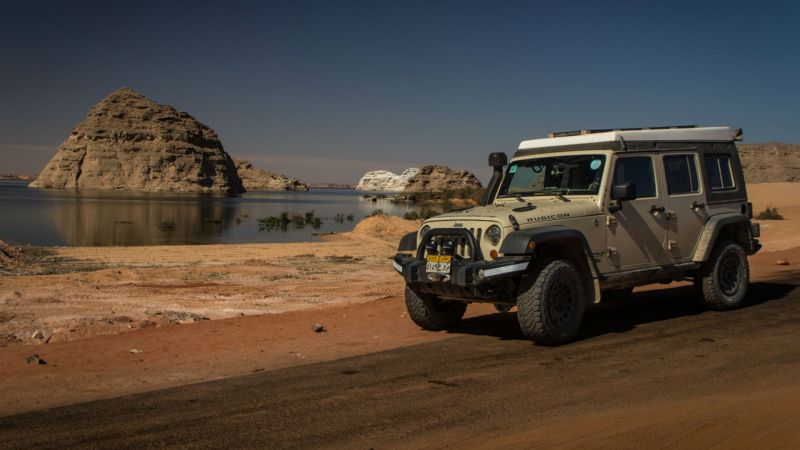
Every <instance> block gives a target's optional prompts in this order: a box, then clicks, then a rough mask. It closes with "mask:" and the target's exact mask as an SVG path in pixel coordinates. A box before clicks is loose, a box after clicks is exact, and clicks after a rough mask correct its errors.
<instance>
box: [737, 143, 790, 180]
mask: <svg viewBox="0 0 800 450" xmlns="http://www.w3.org/2000/svg"><path fill="white" fill-rule="evenodd" d="M737 147H738V148H739V159H740V160H741V161H742V170H743V171H744V178H745V180H746V181H747V182H748V183H780V182H786V181H791V182H798V181H800V144H780V143H770V144H739V145H737Z"/></svg>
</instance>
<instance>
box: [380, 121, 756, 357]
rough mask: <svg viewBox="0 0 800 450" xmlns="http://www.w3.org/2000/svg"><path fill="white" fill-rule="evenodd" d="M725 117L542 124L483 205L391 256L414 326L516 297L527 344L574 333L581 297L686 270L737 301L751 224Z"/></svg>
mask: <svg viewBox="0 0 800 450" xmlns="http://www.w3.org/2000/svg"><path fill="white" fill-rule="evenodd" d="M737 140H741V130H740V129H731V128H728V127H704V128H700V127H696V126H681V127H657V128H636V129H614V130H582V131H575V132H563V133H551V134H550V135H549V136H548V138H544V139H533V140H527V141H523V142H522V143H520V145H519V149H518V150H517V152H516V153H515V154H514V156H513V158H512V159H511V162H510V163H509V162H508V158H507V156H506V155H505V153H492V154H491V155H489V165H490V166H492V167H493V168H494V173H493V175H492V178H491V181H490V182H489V184H488V186H487V189H486V193H485V195H484V197H483V198H482V200H481V205H480V206H478V207H474V208H469V209H465V210H461V211H455V212H450V213H448V214H442V215H439V216H435V217H432V218H430V219H428V220H426V221H424V222H423V224H422V226H421V228H420V229H419V231H418V232H415V233H410V234H408V235H406V236H404V237H403V238H402V239H401V241H400V245H399V248H398V252H397V255H396V256H395V257H394V258H393V264H394V268H395V269H396V270H397V271H398V272H399V273H401V274H402V276H403V278H404V279H405V282H406V287H405V301H406V307H407V308H408V313H409V315H410V317H411V319H412V320H413V321H414V322H415V323H416V324H417V325H419V326H420V327H422V328H425V329H429V330H442V329H446V328H450V327H453V326H455V325H456V324H457V323H458V322H459V321H460V320H461V318H462V317H463V315H464V312H465V310H466V308H467V305H468V304H469V303H472V302H488V303H493V304H494V305H495V307H496V308H497V309H498V310H499V311H508V310H510V309H511V308H512V307H514V306H516V307H517V318H518V320H519V326H520V328H521V329H522V332H523V333H524V335H525V336H526V337H528V338H530V339H532V340H533V341H535V342H536V343H540V344H544V345H558V344H562V343H566V342H569V341H570V340H572V339H574V338H575V336H576V334H577V333H578V331H579V329H580V326H581V322H582V320H583V315H584V310H585V308H586V306H587V305H588V304H591V303H598V302H601V301H613V300H616V299H623V298H626V297H628V296H629V295H630V294H631V291H632V290H633V288H634V287H635V286H641V285H645V284H651V283H669V282H672V281H677V280H686V279H690V280H693V282H694V285H695V287H696V291H697V293H698V295H699V296H700V297H701V298H702V300H703V302H704V303H705V305H707V306H708V307H709V308H712V309H716V310H728V309H733V308H737V307H739V306H741V305H742V304H743V303H744V301H745V298H746V295H747V288H748V284H749V275H750V274H749V267H748V262H747V255H752V254H754V253H756V252H757V251H758V250H759V249H760V247H761V245H760V244H759V242H758V240H757V239H756V238H757V237H758V236H759V227H758V224H754V223H751V219H752V205H751V204H750V203H749V202H748V201H747V190H746V188H745V181H744V177H743V175H742V169H741V165H740V163H739V156H738V153H737V150H736V145H735V141H737Z"/></svg>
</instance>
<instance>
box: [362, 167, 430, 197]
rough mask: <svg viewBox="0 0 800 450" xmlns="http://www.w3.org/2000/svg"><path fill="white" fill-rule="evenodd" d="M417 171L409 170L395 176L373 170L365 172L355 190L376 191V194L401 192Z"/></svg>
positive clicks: (384, 171)
mask: <svg viewBox="0 0 800 450" xmlns="http://www.w3.org/2000/svg"><path fill="white" fill-rule="evenodd" d="M417 172H419V169H416V168H413V167H412V168H409V169H406V170H404V171H403V173H401V174H400V175H397V174H395V173H393V172H390V171H388V170H373V171H371V172H367V173H365V174H364V176H363V177H361V179H360V180H359V181H358V185H357V186H356V190H359V191H377V192H403V190H404V189H405V188H406V185H408V182H409V180H411V178H413V177H414V176H415V175H416V174H417Z"/></svg>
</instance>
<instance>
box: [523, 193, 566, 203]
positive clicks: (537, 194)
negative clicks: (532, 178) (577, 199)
mask: <svg viewBox="0 0 800 450" xmlns="http://www.w3.org/2000/svg"><path fill="white" fill-rule="evenodd" d="M530 195H533V196H539V195H552V196H553V197H555V198H557V199H559V200H561V201H562V202H570V199H568V198H567V197H565V196H564V194H562V193H561V192H560V191H536V192H531V193H530Z"/></svg>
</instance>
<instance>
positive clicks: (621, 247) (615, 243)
mask: <svg viewBox="0 0 800 450" xmlns="http://www.w3.org/2000/svg"><path fill="white" fill-rule="evenodd" d="M656 162H657V161H656V160H655V158H654V156H653V155H651V154H644V155H642V154H637V155H633V156H618V157H617V158H616V161H615V164H614V169H613V175H614V176H613V179H612V186H617V185H620V184H623V183H633V184H634V185H635V186H636V199H635V200H629V201H623V202H622V203H621V204H622V209H621V210H619V211H617V212H614V213H609V218H608V220H607V225H608V251H607V255H608V263H609V265H610V267H606V269H607V270H609V271H610V272H618V271H623V270H635V269H643V268H647V267H654V266H658V265H661V264H663V263H664V262H665V259H667V258H668V255H667V254H666V252H665V243H666V239H667V219H666V214H665V211H666V208H665V206H664V196H663V195H662V194H661V192H660V191H661V190H662V189H661V188H660V184H661V183H659V180H658V179H657V174H658V173H659V172H660V171H657V170H656Z"/></svg>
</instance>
